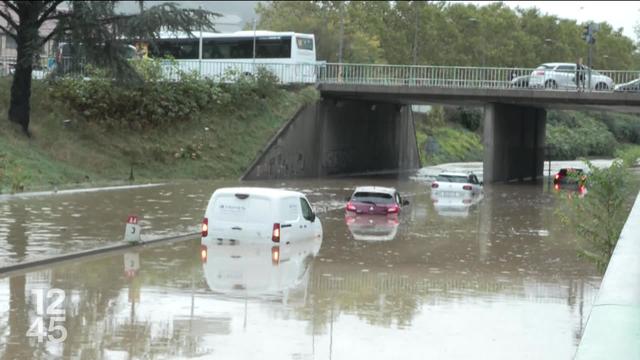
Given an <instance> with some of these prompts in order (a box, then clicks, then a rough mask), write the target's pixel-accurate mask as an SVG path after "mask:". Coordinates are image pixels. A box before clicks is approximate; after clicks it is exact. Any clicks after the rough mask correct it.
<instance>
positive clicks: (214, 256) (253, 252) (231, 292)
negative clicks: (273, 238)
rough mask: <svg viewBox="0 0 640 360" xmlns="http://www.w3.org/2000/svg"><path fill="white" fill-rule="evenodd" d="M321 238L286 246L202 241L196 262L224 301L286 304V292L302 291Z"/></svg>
mask: <svg viewBox="0 0 640 360" xmlns="http://www.w3.org/2000/svg"><path fill="white" fill-rule="evenodd" d="M321 244H322V238H319V237H318V238H309V239H305V240H302V241H296V242H291V243H290V244H276V243H271V242H269V243H267V242H264V241H260V242H250V243H247V242H244V243H243V242H239V241H238V242H229V241H219V240H214V239H212V240H210V241H206V242H203V243H202V245H201V248H200V259H201V261H202V267H203V270H204V275H205V279H206V282H207V285H208V286H209V289H210V290H211V291H213V292H214V293H216V294H219V295H222V296H223V297H225V298H241V299H246V298H254V299H265V300H276V301H282V302H283V303H287V301H288V297H289V292H290V291H292V290H304V289H306V286H307V284H308V275H309V268H310V265H311V263H312V260H313V258H314V257H315V256H316V255H317V254H318V251H319V250H320V246H321Z"/></svg>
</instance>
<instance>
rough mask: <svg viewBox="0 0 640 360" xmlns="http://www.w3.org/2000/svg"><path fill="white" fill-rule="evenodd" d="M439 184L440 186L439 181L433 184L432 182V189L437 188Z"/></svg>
mask: <svg viewBox="0 0 640 360" xmlns="http://www.w3.org/2000/svg"><path fill="white" fill-rule="evenodd" d="M438 186H440V185H438V183H437V182H434V183H432V184H431V188H432V189H437V188H438Z"/></svg>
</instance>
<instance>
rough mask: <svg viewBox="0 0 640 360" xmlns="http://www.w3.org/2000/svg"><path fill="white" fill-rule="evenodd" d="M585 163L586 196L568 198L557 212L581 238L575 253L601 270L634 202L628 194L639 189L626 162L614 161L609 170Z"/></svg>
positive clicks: (606, 262)
mask: <svg viewBox="0 0 640 360" xmlns="http://www.w3.org/2000/svg"><path fill="white" fill-rule="evenodd" d="M633 156H635V155H633ZM623 157H625V158H627V156H623ZM586 163H587V167H588V168H589V176H588V177H587V180H586V184H585V185H586V188H587V191H588V193H587V194H586V195H585V196H584V198H580V197H576V196H567V202H566V205H567V206H565V207H564V208H561V209H560V210H559V211H558V213H559V215H560V217H561V219H562V221H563V222H564V223H565V224H568V225H570V226H571V227H572V228H573V229H575V231H576V233H577V235H578V237H579V239H580V240H579V243H578V254H579V255H580V256H583V257H586V258H588V259H590V260H592V261H593V262H594V263H595V264H596V266H597V267H598V269H599V270H600V271H604V269H606V266H607V264H608V262H609V259H610V258H611V254H612V253H613V250H614V249H615V246H616V243H617V242H618V238H619V237H620V233H621V232H622V228H623V226H624V223H625V221H626V218H627V215H628V213H629V210H630V207H631V205H632V204H633V200H634V199H635V196H631V197H630V196H629V194H630V193H632V194H635V193H636V192H637V188H638V186H637V181H634V177H633V176H632V175H631V174H630V172H629V171H628V166H627V165H628V163H627V162H626V161H622V160H615V161H614V162H613V164H612V165H611V167H609V168H604V169H599V168H597V167H595V166H593V164H591V163H590V162H589V161H586Z"/></svg>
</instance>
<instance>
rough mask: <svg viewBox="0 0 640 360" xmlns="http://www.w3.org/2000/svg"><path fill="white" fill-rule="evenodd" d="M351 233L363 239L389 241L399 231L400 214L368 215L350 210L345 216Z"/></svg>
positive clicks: (354, 236)
mask: <svg viewBox="0 0 640 360" xmlns="http://www.w3.org/2000/svg"><path fill="white" fill-rule="evenodd" d="M344 222H345V223H346V224H347V227H348V228H349V231H351V235H353V238H354V239H355V240H361V241H389V240H393V239H394V238H395V237H396V234H397V232H398V225H399V224H400V221H399V220H398V214H389V215H366V214H354V213H350V212H348V213H347V214H346V215H345V217H344Z"/></svg>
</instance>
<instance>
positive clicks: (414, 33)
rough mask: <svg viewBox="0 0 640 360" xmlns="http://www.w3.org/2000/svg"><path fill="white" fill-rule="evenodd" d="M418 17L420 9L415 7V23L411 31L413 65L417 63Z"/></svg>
mask: <svg viewBox="0 0 640 360" xmlns="http://www.w3.org/2000/svg"><path fill="white" fill-rule="evenodd" d="M419 19H420V11H419V10H418V9H416V24H415V29H414V32H413V65H417V64H418V20H419Z"/></svg>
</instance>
